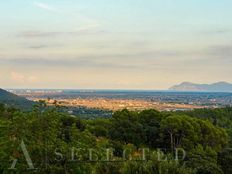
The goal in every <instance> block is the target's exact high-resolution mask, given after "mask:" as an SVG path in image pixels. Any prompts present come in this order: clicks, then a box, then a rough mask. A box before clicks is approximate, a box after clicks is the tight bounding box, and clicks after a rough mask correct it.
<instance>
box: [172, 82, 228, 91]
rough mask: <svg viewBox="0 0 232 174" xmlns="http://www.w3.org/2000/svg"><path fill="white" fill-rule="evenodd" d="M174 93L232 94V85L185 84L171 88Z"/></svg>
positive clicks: (222, 83) (223, 83) (224, 83)
mask: <svg viewBox="0 0 232 174" xmlns="http://www.w3.org/2000/svg"><path fill="white" fill-rule="evenodd" d="M169 90H172V91H202V92H232V84H231V83H227V82H217V83H212V84H197V83H191V82H183V83H181V84H179V85H175V86H172V87H171V88H169Z"/></svg>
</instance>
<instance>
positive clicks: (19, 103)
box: [0, 89, 35, 110]
mask: <svg viewBox="0 0 232 174" xmlns="http://www.w3.org/2000/svg"><path fill="white" fill-rule="evenodd" d="M0 103H3V104H6V105H8V106H14V107H16V108H20V109H26V110H28V109H31V107H32V106H33V105H34V104H35V103H34V102H33V101H30V100H27V99H26V98H24V97H19V96H17V95H15V94H12V93H10V92H7V91H5V90H3V89H0Z"/></svg>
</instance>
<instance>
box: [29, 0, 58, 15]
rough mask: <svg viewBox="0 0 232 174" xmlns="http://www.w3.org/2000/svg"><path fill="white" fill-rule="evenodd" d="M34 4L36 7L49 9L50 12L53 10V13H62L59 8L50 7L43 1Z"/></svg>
mask: <svg viewBox="0 0 232 174" xmlns="http://www.w3.org/2000/svg"><path fill="white" fill-rule="evenodd" d="M34 5H35V6H36V7H38V8H41V9H44V10H47V11H50V12H55V13H62V11H60V10H59V9H57V8H55V7H52V6H50V5H48V4H45V3H41V2H34Z"/></svg>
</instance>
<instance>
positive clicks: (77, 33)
mask: <svg viewBox="0 0 232 174" xmlns="http://www.w3.org/2000/svg"><path fill="white" fill-rule="evenodd" d="M106 33H107V31H104V30H90V29H87V28H86V29H85V30H84V29H79V30H76V31H65V32H60V31H24V32H21V33H19V36H21V37H25V38H38V37H56V36H71V37H73V36H83V35H98V34H106Z"/></svg>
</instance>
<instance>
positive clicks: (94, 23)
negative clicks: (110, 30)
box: [33, 1, 99, 30]
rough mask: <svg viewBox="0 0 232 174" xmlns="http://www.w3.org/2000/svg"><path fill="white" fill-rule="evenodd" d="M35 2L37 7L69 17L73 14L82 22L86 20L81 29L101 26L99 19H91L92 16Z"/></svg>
mask: <svg viewBox="0 0 232 174" xmlns="http://www.w3.org/2000/svg"><path fill="white" fill-rule="evenodd" d="M33 4H34V5H35V6H36V7H38V8H40V9H43V10H46V11H48V12H52V13H57V14H62V15H67V16H69V17H70V16H71V17H74V18H76V19H78V20H79V21H80V22H84V23H85V26H83V27H81V28H80V29H79V30H86V29H89V28H95V27H98V26H99V22H98V21H96V20H94V19H90V18H88V17H86V16H83V15H82V14H79V13H73V12H69V11H65V10H61V9H59V8H57V7H54V6H52V5H49V4H46V3H41V2H37V1H35V2H34V3H33Z"/></svg>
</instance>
